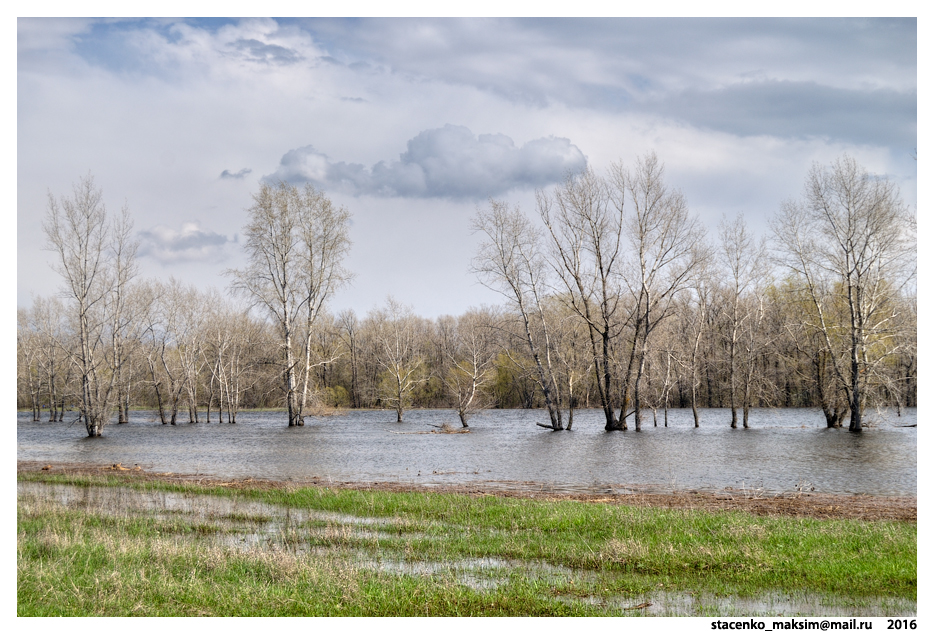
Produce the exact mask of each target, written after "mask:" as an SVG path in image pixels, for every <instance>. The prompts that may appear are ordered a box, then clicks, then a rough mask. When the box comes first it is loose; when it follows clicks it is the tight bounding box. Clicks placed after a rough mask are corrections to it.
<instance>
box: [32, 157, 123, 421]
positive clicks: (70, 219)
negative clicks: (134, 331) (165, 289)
mask: <svg viewBox="0 0 935 635" xmlns="http://www.w3.org/2000/svg"><path fill="white" fill-rule="evenodd" d="M43 229H44V230H45V234H46V237H47V238H48V242H47V245H46V248H47V249H48V250H49V251H52V252H54V253H55V254H56V257H57V258H56V263H55V265H53V268H54V269H55V270H56V271H57V272H58V273H59V275H61V276H62V278H63V280H64V283H65V287H64V289H63V294H64V295H65V297H67V298H68V300H69V304H70V305H71V306H70V310H72V311H74V315H75V318H76V322H77V335H78V338H77V347H76V349H73V350H71V351H70V357H71V359H72V361H73V363H74V364H75V366H76V367H77V368H78V371H79V374H80V381H81V398H80V400H79V412H80V418H81V420H82V421H83V422H84V424H85V428H86V430H87V433H88V436H91V437H99V436H101V434H102V433H103V430H104V425H105V424H106V423H108V421H109V420H110V416H111V414H112V413H113V411H114V409H115V407H116V404H117V391H116V390H114V387H115V386H116V385H117V382H118V380H119V377H120V373H121V367H122V364H123V356H122V353H121V343H122V339H123V335H122V333H123V328H124V327H125V325H126V322H125V320H126V318H125V315H124V308H125V302H126V298H125V296H126V292H127V284H128V283H129V281H130V279H131V278H132V277H133V275H134V273H135V271H134V267H133V262H134V256H135V253H136V244H135V243H134V242H133V241H132V240H131V238H130V236H131V229H132V223H131V222H130V219H129V212H128V211H127V209H126V206H124V209H123V211H122V213H121V215H120V216H119V217H118V218H117V220H116V221H115V222H111V221H110V219H108V215H107V210H106V208H105V206H104V203H103V200H102V195H101V191H100V190H99V189H97V188H96V187H95V185H94V178H93V177H92V176H91V175H90V174H89V175H88V176H87V177H85V178H84V179H81V180H80V181H79V182H78V183H77V184H75V185H74V187H73V189H72V196H71V197H70V198H61V199H56V198H55V197H54V196H53V195H52V193H51V192H50V193H49V207H48V212H47V214H46V219H45V222H44V223H43Z"/></svg>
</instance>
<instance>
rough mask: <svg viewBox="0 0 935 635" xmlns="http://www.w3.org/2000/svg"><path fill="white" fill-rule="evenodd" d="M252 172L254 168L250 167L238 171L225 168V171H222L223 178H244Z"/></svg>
mask: <svg viewBox="0 0 935 635" xmlns="http://www.w3.org/2000/svg"><path fill="white" fill-rule="evenodd" d="M251 172H253V170H251V169H250V168H244V169H242V170H240V171H238V172H231V171H230V170H224V171H223V172H221V178H222V179H242V178H243V177H245V176H247V175H248V174H250V173H251Z"/></svg>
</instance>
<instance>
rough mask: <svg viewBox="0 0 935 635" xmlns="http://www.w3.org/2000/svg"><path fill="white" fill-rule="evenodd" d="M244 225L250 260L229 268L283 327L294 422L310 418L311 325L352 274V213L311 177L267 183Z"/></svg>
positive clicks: (285, 378)
mask: <svg viewBox="0 0 935 635" xmlns="http://www.w3.org/2000/svg"><path fill="white" fill-rule="evenodd" d="M247 211H248V213H249V221H248V223H247V226H246V227H245V228H244V235H245V236H246V245H245V247H246V250H247V257H248V264H247V266H246V268H244V269H235V270H230V271H229V272H228V274H229V275H230V276H231V277H232V278H233V284H232V288H233V289H234V290H235V291H236V292H238V293H241V294H242V295H243V296H245V297H246V298H248V299H249V300H250V301H251V302H252V303H253V305H254V306H257V307H259V308H261V309H262V310H263V311H264V312H265V313H266V314H267V315H268V316H269V317H270V318H271V319H272V320H273V323H274V324H275V325H276V327H277V330H278V331H279V335H280V339H281V342H280V348H281V360H280V365H281V373H282V386H283V392H284V393H285V400H286V409H287V411H288V417H289V427H293V426H302V425H305V417H304V414H305V413H304V408H305V406H306V403H307V397H308V391H309V388H310V387H309V383H308V376H309V371H310V370H311V367H312V365H313V361H312V334H313V326H314V324H315V321H316V320H317V317H318V313H319V311H320V310H321V308H322V306H323V305H324V303H325V302H326V301H327V300H328V298H329V297H330V296H331V295H332V293H334V291H335V290H337V289H338V288H340V287H341V286H342V285H343V284H345V283H346V282H347V281H348V280H349V279H350V277H351V275H350V273H349V272H348V271H347V270H346V269H344V267H343V261H344V257H345V256H346V255H347V253H348V251H349V250H350V245H351V242H350V237H349V224H350V213H349V212H348V211H347V209H346V208H343V207H340V208H336V207H335V206H334V205H333V204H332V203H331V201H330V200H329V199H328V197H327V196H325V195H324V194H323V193H322V192H320V191H318V190H316V189H315V188H314V187H312V186H311V185H308V184H306V185H305V187H304V188H303V189H302V190H300V189H299V188H297V187H296V186H294V185H289V184H287V183H283V182H280V183H279V184H278V185H275V186H274V185H269V184H267V183H264V184H262V185H261V186H260V191H259V192H258V193H256V194H254V196H253V205H252V206H251V207H250V208H249V209H248V210H247Z"/></svg>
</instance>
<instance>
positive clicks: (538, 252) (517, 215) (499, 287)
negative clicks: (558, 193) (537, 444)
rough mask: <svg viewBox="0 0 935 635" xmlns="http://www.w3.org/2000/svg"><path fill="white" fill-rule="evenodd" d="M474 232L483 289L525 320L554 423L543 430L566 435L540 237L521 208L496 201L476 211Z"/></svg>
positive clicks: (474, 267) (538, 380)
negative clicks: (536, 333)
mask: <svg viewBox="0 0 935 635" xmlns="http://www.w3.org/2000/svg"><path fill="white" fill-rule="evenodd" d="M473 228H474V231H475V232H480V233H481V234H483V239H482V241H481V244H480V247H479V249H478V252H477V256H476V257H475V258H474V260H473V264H472V270H473V271H474V272H475V273H476V274H477V276H478V278H479V279H480V281H481V283H482V284H484V285H485V286H487V287H488V288H490V289H492V290H494V291H497V292H498V293H501V294H503V295H504V296H505V297H506V298H507V299H508V300H509V301H510V303H511V304H513V305H514V307H515V308H516V309H517V310H518V311H519V314H520V316H521V318H522V322H523V335H524V337H525V341H526V345H527V346H528V348H529V353H530V355H532V358H533V361H534V363H535V367H536V375H535V379H536V383H537V384H538V385H539V389H540V390H541V391H542V395H543V397H544V398H545V405H546V409H547V410H548V412H549V420H550V422H551V423H550V425H548V426H546V425H545V424H539V425H541V426H543V427H547V428H551V429H552V430H562V429H564V428H563V426H562V413H561V410H560V404H559V403H558V401H557V396H558V390H557V382H556V381H555V373H554V371H553V368H552V357H551V354H552V352H551V342H550V337H549V328H548V325H547V323H546V320H545V316H544V312H543V308H542V307H543V300H544V297H543V294H544V293H545V288H544V287H545V280H544V278H545V275H546V272H547V265H546V263H545V260H544V258H543V255H542V249H541V246H540V241H541V239H540V235H539V231H538V230H537V229H536V228H535V227H533V226H532V224H531V223H530V222H529V219H528V218H526V216H525V215H524V214H523V213H522V211H520V209H519V208H514V209H512V210H511V209H510V208H509V206H508V205H507V204H506V203H505V202H502V201H496V200H492V199H491V201H490V205H489V208H488V209H478V210H477V213H476V214H475V216H474V219H473ZM534 321H535V322H538V325H537V324H534ZM536 326H540V327H541V329H542V335H543V338H542V339H543V342H542V344H540V343H539V342H538V341H537V338H536V337H534V335H533V330H534V329H535V328H536ZM517 365H518V366H519V365H520V364H517Z"/></svg>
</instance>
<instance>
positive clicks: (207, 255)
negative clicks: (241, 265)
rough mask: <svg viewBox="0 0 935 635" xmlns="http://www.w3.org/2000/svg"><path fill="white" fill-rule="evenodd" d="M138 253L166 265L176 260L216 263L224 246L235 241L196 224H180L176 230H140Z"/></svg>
mask: <svg viewBox="0 0 935 635" xmlns="http://www.w3.org/2000/svg"><path fill="white" fill-rule="evenodd" d="M137 235H138V237H139V239H140V249H139V252H138V254H139V255H140V256H141V257H143V256H148V257H150V258H153V259H154V260H157V261H159V262H160V263H162V264H164V265H166V264H171V263H175V262H195V261H209V262H219V261H221V260H224V259H225V258H226V254H225V253H224V246H225V245H226V244H227V243H229V242H236V237H235V238H234V239H229V238H228V237H227V236H222V235H221V234H217V233H215V232H213V231H208V230H204V229H201V227H199V225H198V223H182V229H181V230H176V229H172V228H171V227H167V226H166V225H156V226H155V227H153V228H152V229H149V230H144V231H141V232H139V233H138V234H137Z"/></svg>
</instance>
